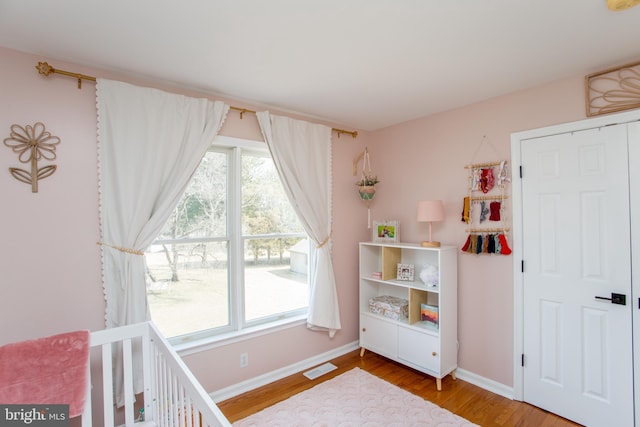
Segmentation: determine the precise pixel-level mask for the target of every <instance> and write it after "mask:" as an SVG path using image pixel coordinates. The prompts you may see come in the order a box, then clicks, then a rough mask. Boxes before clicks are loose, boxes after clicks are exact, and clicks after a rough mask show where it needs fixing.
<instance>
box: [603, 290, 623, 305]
mask: <svg viewBox="0 0 640 427" xmlns="http://www.w3.org/2000/svg"><path fill="white" fill-rule="evenodd" d="M596 299H604V300H607V301H611V304H618V305H627V296H626V295H625V294H616V293H614V292H611V298H607V297H599V296H596Z"/></svg>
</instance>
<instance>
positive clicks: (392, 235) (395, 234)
mask: <svg viewBox="0 0 640 427" xmlns="http://www.w3.org/2000/svg"><path fill="white" fill-rule="evenodd" d="M373 241H374V242H380V243H398V242H400V225H399V223H398V221H373Z"/></svg>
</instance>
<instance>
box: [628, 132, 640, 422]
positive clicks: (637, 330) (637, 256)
mask: <svg viewBox="0 0 640 427" xmlns="http://www.w3.org/2000/svg"><path fill="white" fill-rule="evenodd" d="M629 182H630V184H631V192H630V195H631V198H630V201H631V242H632V243H631V255H632V261H631V262H632V267H631V272H632V276H633V277H632V282H633V283H632V288H631V294H632V296H633V298H632V300H631V303H630V304H631V307H632V308H631V310H632V311H633V326H634V327H633V345H634V352H633V355H634V370H633V371H634V374H635V378H636V380H635V393H636V396H638V395H640V123H639V122H635V123H631V124H629ZM635 402H636V420H640V397H637V398H636V399H635Z"/></svg>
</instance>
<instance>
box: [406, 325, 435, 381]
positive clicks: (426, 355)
mask: <svg viewBox="0 0 640 427" xmlns="http://www.w3.org/2000/svg"><path fill="white" fill-rule="evenodd" d="M398 357H399V358H400V359H403V360H405V361H407V362H409V363H413V364H414V365H418V366H420V367H422V368H424V369H427V370H429V371H431V372H432V373H433V374H434V375H435V376H440V343H439V340H438V337H434V336H432V335H427V334H425V333H424V332H419V331H415V330H413V329H409V328H403V327H399V328H398Z"/></svg>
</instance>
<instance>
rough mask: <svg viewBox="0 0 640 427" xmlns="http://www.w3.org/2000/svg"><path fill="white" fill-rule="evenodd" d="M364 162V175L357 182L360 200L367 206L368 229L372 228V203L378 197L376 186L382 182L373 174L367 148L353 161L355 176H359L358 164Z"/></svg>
mask: <svg viewBox="0 0 640 427" xmlns="http://www.w3.org/2000/svg"><path fill="white" fill-rule="evenodd" d="M360 160H362V173H361V174H360V179H359V180H358V181H356V186H357V187H358V195H359V196H360V200H362V201H363V202H364V204H365V205H366V206H367V228H371V203H372V201H373V198H374V197H375V196H376V184H378V183H379V182H380V180H379V179H378V176H377V175H374V174H373V173H372V172H371V159H370V158H369V150H368V149H367V148H365V149H364V150H363V151H362V152H361V153H360V154H358V155H357V156H356V158H355V159H353V176H357V175H358V163H359V162H360Z"/></svg>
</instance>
